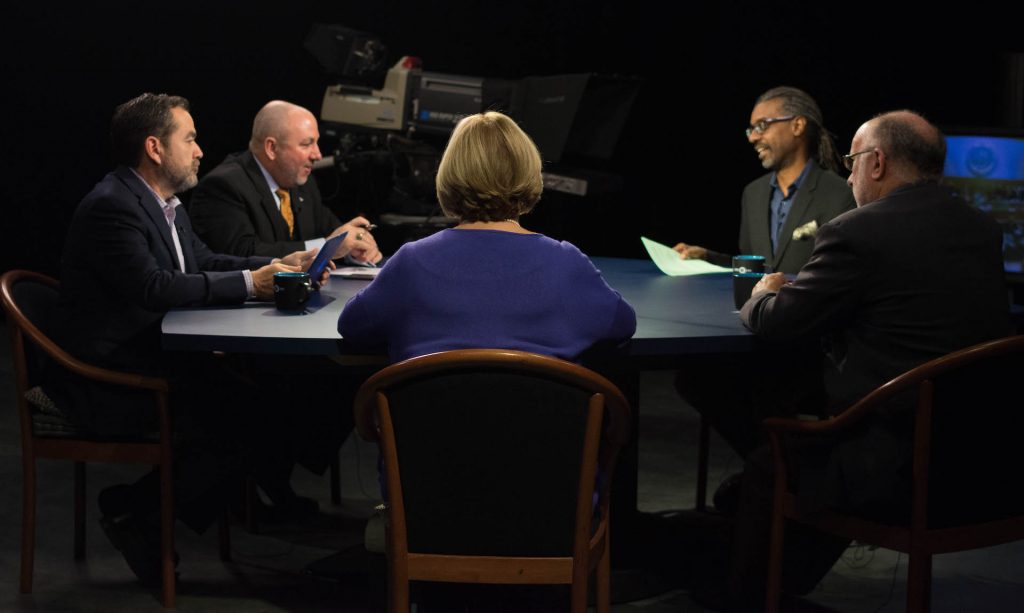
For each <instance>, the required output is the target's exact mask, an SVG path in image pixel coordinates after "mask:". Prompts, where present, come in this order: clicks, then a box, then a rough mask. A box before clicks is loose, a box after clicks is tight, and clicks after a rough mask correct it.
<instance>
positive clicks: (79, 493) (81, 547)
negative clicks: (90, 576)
mask: <svg viewBox="0 0 1024 613" xmlns="http://www.w3.org/2000/svg"><path fill="white" fill-rule="evenodd" d="M84 558H85V462H75V559H76V560H82V559H84Z"/></svg>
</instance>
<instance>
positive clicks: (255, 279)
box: [252, 254, 300, 300]
mask: <svg viewBox="0 0 1024 613" xmlns="http://www.w3.org/2000/svg"><path fill="white" fill-rule="evenodd" d="M293 255H294V254H293ZM299 271H300V269H299V267H298V266H289V265H287V264H285V263H284V262H282V261H281V260H278V261H276V262H271V263H270V264H267V265H266V266H264V267H263V268H257V269H256V270H254V271H252V284H253V290H254V291H255V292H256V298H258V299H260V300H273V299H274V273H275V272H299Z"/></svg>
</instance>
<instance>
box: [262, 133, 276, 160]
mask: <svg viewBox="0 0 1024 613" xmlns="http://www.w3.org/2000/svg"><path fill="white" fill-rule="evenodd" d="M263 154H264V155H266V156H267V159H268V160H276V159H277V139H276V138H274V137H273V136H268V137H266V138H264V139H263Z"/></svg>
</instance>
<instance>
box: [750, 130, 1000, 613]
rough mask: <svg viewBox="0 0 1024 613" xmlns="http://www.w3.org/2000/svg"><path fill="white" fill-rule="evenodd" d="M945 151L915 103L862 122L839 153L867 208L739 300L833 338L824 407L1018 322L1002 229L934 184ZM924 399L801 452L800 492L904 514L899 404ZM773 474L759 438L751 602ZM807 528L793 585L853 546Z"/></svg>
mask: <svg viewBox="0 0 1024 613" xmlns="http://www.w3.org/2000/svg"><path fill="white" fill-rule="evenodd" d="M945 151H946V146H945V139H944V138H943V136H942V133H941V132H939V130H938V129H937V128H936V127H935V126H933V125H931V124H930V123H928V122H927V121H926V120H925V119H924V118H923V117H921V116H920V115H918V114H916V113H913V112H911V111H895V112H890V113H884V114H882V115H879V116H877V117H875V118H873V119H871V120H870V121H868V122H866V123H864V124H863V125H862V126H861V127H860V129H859V130H857V133H856V135H855V136H854V137H853V143H852V145H851V150H850V153H849V154H847V155H845V156H843V160H844V163H845V165H846V167H847V169H848V170H849V171H850V177H849V179H848V183H849V185H850V186H851V187H852V188H853V194H854V196H855V198H856V199H857V206H858V208H857V209H855V210H853V211H850V212H848V213H845V214H843V215H840V216H839V217H837V218H836V219H834V220H833V221H832V222H830V223H828V224H826V225H824V226H822V227H821V228H820V229H819V231H818V235H817V238H816V239H815V243H814V251H813V253H812V254H811V258H810V260H809V261H808V263H807V265H806V266H804V267H803V268H802V269H801V270H800V272H799V274H798V275H797V277H796V280H794V281H793V282H792V283H788V282H787V281H786V278H785V277H784V276H783V275H782V274H778V273H777V274H771V275H766V276H765V277H764V279H763V280H762V281H761V282H760V283H758V285H757V286H756V287H755V288H754V291H753V294H752V296H751V298H750V299H749V300H748V301H747V303H746V304H744V305H743V308H742V310H741V312H740V316H741V318H742V319H743V323H744V324H746V325H747V327H749V328H750V329H751V330H752V331H754V332H755V333H756V334H757V335H758V336H759V337H760V338H762V339H765V340H767V341H791V340H794V339H801V338H823V339H824V341H825V342H824V343H823V346H825V347H827V351H826V357H827V359H826V361H825V372H824V380H825V389H826V392H827V395H828V400H827V407H826V408H827V412H828V413H831V414H833V415H835V414H839V413H841V412H843V411H844V410H846V409H847V408H848V407H849V406H851V405H852V404H853V403H855V402H856V401H857V400H859V399H860V398H862V397H864V396H865V395H867V394H868V393H869V392H871V391H872V390H873V389H875V388H876V387H878V386H879V385H881V384H883V383H885V382H886V381H889V380H890V379H892V378H894V377H896V376H898V375H900V374H902V373H904V372H906V371H908V370H910V369H912V368H914V367H916V366H918V365H920V364H922V363H924V362H927V361H929V360H932V359H934V358H937V357H940V356H943V355H945V354H948V353H950V352H952V351H955V350H957V349H962V348H964V347H968V346H971V345H974V344H977V343H981V342H984V341H987V340H991V339H995V338H999V337H1002V336H1006V335H1007V334H1009V332H1010V325H1009V306H1008V304H1009V303H1008V297H1007V293H1006V286H1005V281H1004V275H1003V259H1002V249H1001V245H1002V234H1001V231H1000V229H999V226H998V225H997V224H996V222H995V221H993V220H992V219H990V218H989V217H987V216H985V215H984V214H983V213H981V212H979V211H977V210H976V209H973V208H971V207H969V206H968V205H967V204H966V203H964V202H963V201H962V200H960V199H959V198H957V197H954V196H952V195H951V194H950V193H949V192H948V191H947V190H946V189H945V188H944V187H942V186H940V185H938V183H937V181H938V179H939V178H940V177H941V175H942V169H943V164H944V159H945ZM914 400H915V399H914V398H906V397H901V398H898V399H894V400H893V401H891V402H890V404H889V405H887V410H886V412H885V414H884V415H880V416H879V417H877V418H874V419H872V418H868V419H867V420H865V422H866V423H865V422H862V423H863V427H860V428H858V429H857V430H856V431H855V432H854V433H852V434H849V435H846V436H844V437H843V438H842V439H840V440H838V441H835V442H834V443H833V444H832V445H829V446H828V447H827V448H824V449H820V450H817V452H816V453H812V454H810V455H812V457H811V458H808V457H807V456H808V454H807V453H801V456H802V457H801V466H809V465H814V466H815V467H816V468H817V469H819V470H818V472H817V474H816V477H815V478H814V479H805V476H806V475H805V474H803V473H801V481H800V496H801V498H804V499H806V500H807V501H812V500H813V504H819V505H825V506H829V507H835V508H839V509H842V510H846V511H849V512H854V513H857V514H861V515H866V516H869V517H873V518H877V519H879V520H881V521H894V520H895V521H899V519H900V518H905V517H906V516H907V514H908V513H909V498H910V497H909V492H910V483H911V479H912V474H911V466H912V457H911V455H912V454H911V448H912V437H913V432H912V430H911V425H912V424H911V423H909V421H908V420H904V419H900V418H899V417H900V416H901V415H904V414H906V411H909V410H911V409H912V405H913V402H914ZM805 451H806V450H805ZM815 458H816V460H815ZM808 460H810V462H808ZM771 483H772V475H771V460H770V457H769V454H768V452H767V449H766V448H761V449H758V450H755V451H754V452H753V453H751V454H750V455H749V456H748V458H747V462H746V466H745V469H744V473H743V482H742V485H741V491H740V500H739V509H738V511H737V524H736V538H735V540H734V546H733V590H732V594H733V596H734V597H738V598H742V599H744V600H746V601H747V602H746V603H743V604H751V603H754V605H755V606H756V605H757V604H760V603H759V600H760V598H761V596H762V593H763V590H764V582H765V572H766V570H765V567H766V556H767V553H766V552H767V543H768V524H769V518H770V511H771ZM964 504H968V505H969V504H972V503H971V501H970V500H965V501H964ZM942 511H944V512H946V513H950V514H953V515H955V514H956V513H957V512H958V510H957V509H945V508H944V509H942ZM811 532H812V531H810V530H809V529H803V530H800V529H796V528H794V529H793V530H789V531H788V532H787V553H786V555H785V564H786V568H785V569H784V571H783V576H784V577H786V578H787V579H788V580H789V581H788V586H787V585H786V579H784V585H783V589H787V587H788V589H789V591H792V592H805V591H808V590H810V589H812V588H813V587H814V585H816V584H817V582H818V580H820V578H821V577H822V576H823V575H824V574H825V573H826V572H827V571H828V569H829V568H830V567H831V565H832V563H834V561H835V560H836V559H837V558H838V556H839V554H840V553H841V552H842V550H843V543H837V542H836V540H835V539H834V538H829V537H826V536H824V535H822V534H817V533H811Z"/></svg>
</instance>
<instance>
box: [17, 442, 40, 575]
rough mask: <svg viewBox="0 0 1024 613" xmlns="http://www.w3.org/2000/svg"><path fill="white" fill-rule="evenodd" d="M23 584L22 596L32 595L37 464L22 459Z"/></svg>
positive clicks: (31, 460) (24, 457)
mask: <svg viewBox="0 0 1024 613" xmlns="http://www.w3.org/2000/svg"><path fill="white" fill-rule="evenodd" d="M21 472H22V476H21V584H20V586H19V587H20V591H21V593H22V594H31V593H32V569H33V566H34V564H35V554H36V463H35V459H34V458H32V457H29V456H28V455H25V454H24V452H23V453H22V458H21Z"/></svg>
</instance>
